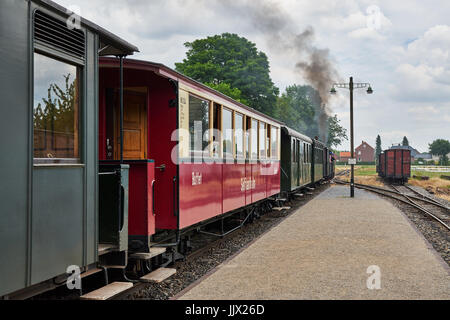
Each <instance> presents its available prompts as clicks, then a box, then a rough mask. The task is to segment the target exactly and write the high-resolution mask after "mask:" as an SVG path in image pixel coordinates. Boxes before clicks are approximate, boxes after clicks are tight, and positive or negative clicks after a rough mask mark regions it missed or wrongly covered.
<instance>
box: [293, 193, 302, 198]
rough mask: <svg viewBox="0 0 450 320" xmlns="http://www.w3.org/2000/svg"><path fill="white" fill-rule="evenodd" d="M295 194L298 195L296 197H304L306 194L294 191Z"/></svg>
mask: <svg viewBox="0 0 450 320" xmlns="http://www.w3.org/2000/svg"><path fill="white" fill-rule="evenodd" d="M294 196H296V197H304V196H305V195H304V194H303V193H294Z"/></svg>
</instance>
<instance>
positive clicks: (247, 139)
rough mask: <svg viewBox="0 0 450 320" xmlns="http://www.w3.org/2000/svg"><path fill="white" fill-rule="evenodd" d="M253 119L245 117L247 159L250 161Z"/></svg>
mask: <svg viewBox="0 0 450 320" xmlns="http://www.w3.org/2000/svg"><path fill="white" fill-rule="evenodd" d="M251 121H252V119H251V118H250V117H245V158H246V159H250V144H251V141H250V127H251Z"/></svg>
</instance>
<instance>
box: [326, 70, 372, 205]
mask: <svg viewBox="0 0 450 320" xmlns="http://www.w3.org/2000/svg"><path fill="white" fill-rule="evenodd" d="M336 88H344V89H349V90H350V149H351V150H350V152H351V159H352V160H351V163H350V166H351V172H352V173H351V178H350V197H352V198H354V197H355V164H356V163H355V162H356V161H355V160H356V159H355V151H354V143H353V90H354V89H362V88H367V91H366V92H367V94H372V93H373V89H372V87H371V85H370V83H354V82H353V77H350V82H349V83H335V84H333V87H332V88H331V91H330V93H331V94H336V93H337V91H336Z"/></svg>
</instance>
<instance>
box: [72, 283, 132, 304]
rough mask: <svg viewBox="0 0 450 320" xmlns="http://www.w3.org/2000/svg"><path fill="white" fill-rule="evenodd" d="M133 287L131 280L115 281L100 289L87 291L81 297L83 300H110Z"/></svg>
mask: <svg viewBox="0 0 450 320" xmlns="http://www.w3.org/2000/svg"><path fill="white" fill-rule="evenodd" d="M131 287H133V284H132V283H131V282H113V283H110V284H108V285H106V286H104V287H102V288H100V289H97V290H94V291H91V292H89V293H86V294H84V295H82V296H81V297H80V299H82V300H108V299H111V298H112V297H114V296H116V295H118V294H119V293H121V292H123V291H126V290H128V289H130V288H131Z"/></svg>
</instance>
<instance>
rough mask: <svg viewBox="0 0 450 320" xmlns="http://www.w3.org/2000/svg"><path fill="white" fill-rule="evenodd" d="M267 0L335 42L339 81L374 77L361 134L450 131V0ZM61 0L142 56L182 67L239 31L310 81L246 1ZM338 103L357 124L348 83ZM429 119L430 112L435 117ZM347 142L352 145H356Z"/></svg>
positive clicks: (286, 78) (364, 101) (280, 77)
mask: <svg viewBox="0 0 450 320" xmlns="http://www.w3.org/2000/svg"><path fill="white" fill-rule="evenodd" d="M0 1H1V0H0ZM248 1H253V0H248ZM265 1H266V2H267V3H272V5H270V6H269V8H270V10H265V11H264V10H263V11H262V12H263V13H262V14H261V15H259V16H258V17H257V19H265V20H270V21H269V22H275V23H281V24H285V25H286V26H289V29H290V30H293V32H294V33H296V34H297V33H300V32H302V31H303V30H305V28H306V27H307V26H309V25H310V26H312V27H313V28H314V30H315V41H314V45H317V47H318V48H329V49H330V51H329V52H330V59H331V61H332V63H333V64H334V66H335V67H336V69H337V71H338V73H339V74H340V75H342V77H343V79H340V80H339V82H343V81H348V78H349V77H350V76H353V77H354V79H355V81H358V82H370V83H371V84H372V86H373V89H374V91H375V93H374V95H371V96H367V95H366V94H365V92H364V90H357V91H356V92H355V141H360V140H365V141H369V142H372V143H374V141H375V138H376V135H377V134H380V135H381V136H382V140H383V144H388V143H389V142H390V140H392V143H394V142H398V141H401V138H403V135H407V137H408V139H409V140H410V141H411V142H412V143H413V144H414V146H415V147H417V148H419V150H421V149H425V148H426V147H427V145H428V143H430V142H431V141H433V140H434V139H435V138H437V137H444V138H447V139H448V138H449V130H448V124H449V119H450V104H449V103H448V101H450V88H449V87H450V60H449V56H450V53H449V50H450V26H449V22H448V15H449V12H450V2H446V1H444V2H443V1H440V0H430V1H419V0H414V1H410V2H408V5H405V3H404V2H402V1H388V0H377V1H373V0H346V1H336V0H321V1H310V0H265ZM56 2H58V3H60V4H61V5H63V6H65V7H68V6H70V5H77V6H79V7H80V8H81V15H82V16H84V17H86V18H88V19H89V20H92V21H93V22H95V23H97V24H99V25H101V26H102V27H104V28H106V29H107V30H109V31H111V32H113V33H115V34H117V35H118V36H120V37H122V38H124V39H126V40H128V41H129V42H130V43H133V44H135V45H137V46H138V47H139V49H140V51H141V52H140V53H139V54H136V55H135V56H134V57H133V58H137V59H145V60H151V61H155V62H160V63H164V64H166V65H168V66H169V67H173V66H174V63H175V62H179V61H181V60H182V59H183V58H184V57H185V52H186V48H185V47H184V46H183V43H185V42H187V41H193V40H195V39H199V38H204V37H206V36H210V35H215V34H220V33H223V32H232V33H237V34H239V35H240V36H243V37H246V38H247V39H249V40H250V41H252V42H254V43H256V46H257V48H258V49H260V50H262V51H264V52H265V53H266V54H267V55H268V58H269V62H270V66H271V76H272V79H273V81H274V82H275V84H276V85H277V86H278V87H279V88H280V89H284V88H285V87H286V86H288V85H292V84H293V83H297V84H304V83H305V81H304V79H302V78H301V77H299V76H298V73H296V72H295V59H296V54H295V52H280V50H277V49H276V47H275V44H274V43H268V42H267V41H266V34H265V33H266V31H267V30H266V31H265V30H263V29H261V27H258V26H255V24H254V23H253V22H252V20H251V19H250V18H251V17H250V13H249V12H248V11H246V10H237V9H236V8H237V5H239V4H242V3H244V2H245V1H241V0H56ZM373 4H376V5H377V6H378V7H379V8H380V13H381V15H380V21H381V24H380V27H379V28H372V27H371V26H372V25H371V24H370V23H369V24H368V16H370V15H371V13H370V12H368V9H369V8H370V7H371V6H372V5H373ZM436 8H439V9H438V10H437V9H436ZM277 10H281V11H283V12H287V13H289V16H290V18H289V19H286V20H281V21H278V20H277V19H276V15H275V14H271V11H273V13H276V12H277ZM369 11H370V10H369ZM418 13H419V14H418ZM268 26H270V23H269V24H268ZM329 107H331V108H332V109H333V111H332V112H333V113H338V117H339V118H340V119H341V121H342V122H341V123H342V125H344V126H345V127H346V128H347V129H348V128H349V119H348V118H349V115H348V109H349V100H348V91H345V90H339V94H338V95H337V96H336V97H334V98H333V100H331V101H330V104H329ZM421 117H422V120H421ZM425 118H426V119H429V120H426V121H427V122H426V124H424V121H425V120H423V119H425ZM385 133H386V135H385ZM383 137H385V138H383ZM385 140H386V141H385ZM342 148H346V149H349V146H348V143H347V142H346V143H345V144H344V145H343V146H342Z"/></svg>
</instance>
